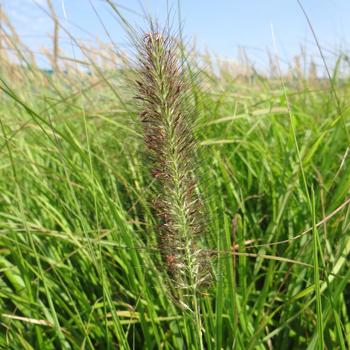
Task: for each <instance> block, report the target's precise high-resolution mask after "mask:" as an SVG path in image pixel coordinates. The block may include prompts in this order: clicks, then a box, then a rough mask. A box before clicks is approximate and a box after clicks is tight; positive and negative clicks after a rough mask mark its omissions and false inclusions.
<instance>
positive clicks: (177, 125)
mask: <svg viewBox="0 0 350 350" xmlns="http://www.w3.org/2000/svg"><path fill="white" fill-rule="evenodd" d="M179 57H180V55H179V46H178V43H177V41H176V39H175V38H173V37H171V36H170V35H169V34H168V33H165V32H162V33H160V32H159V31H156V30H153V31H151V32H149V33H147V34H145V36H144V38H143V40H142V41H141V44H140V46H139V68H140V70H139V79H138V80H137V86H138V95H137V99H138V100H139V101H140V116H141V120H142V123H143V130H144V139H145V144H146V146H147V149H148V153H149V156H150V159H151V168H152V169H151V174H152V177H153V178H154V183H155V187H156V191H155V193H156V195H155V198H154V205H153V207H154V209H155V212H156V215H157V218H158V222H159V226H158V240H159V247H160V250H161V254H162V258H163V261H164V263H165V265H166V268H167V271H168V274H169V276H170V277H171V279H172V280H173V281H174V282H175V285H176V288H177V289H178V288H179V289H180V290H186V292H185V294H186V295H187V294H188V291H189V290H191V291H192V292H194V291H196V290H197V289H198V288H199V287H200V286H202V285H203V284H205V283H207V280H208V277H209V274H208V263H207V261H206V256H205V254H204V253H203V251H202V250H201V249H200V248H199V243H198V241H199V240H200V236H201V235H202V234H203V233H204V232H205V225H204V221H203V214H202V204H201V199H200V197H199V195H198V191H197V182H196V176H195V174H194V172H195V166H194V165H195V164H196V162H195V148H196V143H195V139H194V136H193V132H192V123H193V112H192V108H191V104H190V102H189V100H188V84H187V83H186V76H185V71H184V65H183V64H182V62H181V60H180V58H179Z"/></svg>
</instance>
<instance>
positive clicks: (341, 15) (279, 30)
mask: <svg viewBox="0 0 350 350" xmlns="http://www.w3.org/2000/svg"><path fill="white" fill-rule="evenodd" d="M52 2H53V4H54V6H55V8H56V11H57V14H58V16H59V17H60V18H61V20H62V25H63V26H64V27H65V28H66V29H67V30H68V31H69V33H71V34H72V35H74V37H76V38H80V39H81V40H85V41H90V42H94V40H95V38H96V37H99V38H101V39H102V40H104V41H107V42H108V41H109V38H108V35H107V34H106V32H105V29H107V31H108V33H109V35H110V37H111V38H112V40H113V41H114V42H116V43H117V45H119V46H120V47H126V45H127V38H126V35H125V33H124V31H123V29H122V28H121V26H120V25H119V24H118V22H117V21H116V19H115V14H113V12H112V10H111V8H110V7H109V6H108V5H107V4H106V1H104V0H52ZM0 3H1V4H2V5H3V8H4V9H5V11H6V12H7V14H8V15H9V17H10V18H11V20H12V21H13V23H14V24H15V26H16V28H17V30H18V32H19V34H20V35H21V37H22V38H23V40H24V42H25V43H27V44H28V45H29V46H30V47H31V48H32V49H33V50H35V51H39V48H40V47H42V46H50V40H48V39H47V35H48V34H50V33H51V32H52V21H51V20H50V18H49V17H48V16H47V14H45V8H46V0H0ZM116 3H117V4H118V5H120V10H121V11H122V13H123V14H124V15H125V17H126V18H127V19H128V20H129V21H130V22H131V23H132V24H136V25H138V26H141V27H142V26H143V25H144V23H145V22H144V20H143V18H142V13H143V11H146V12H148V13H150V14H152V15H153V16H155V17H157V18H158V19H159V20H160V21H163V20H165V18H166V14H167V12H168V9H171V12H172V13H173V14H175V23H174V27H177V25H178V24H177V9H178V2H177V0H168V1H167V0H158V1H156V0H117V1H116ZM91 4H92V5H91ZM303 5H304V7H305V9H306V11H307V13H308V14H309V16H310V20H311V22H312V25H313V27H314V30H315V32H316V34H317V37H318V39H319V41H320V43H321V45H322V47H323V49H324V53H325V55H326V56H327V57H328V59H329V60H330V61H331V60H332V57H333V56H332V52H339V51H347V48H348V46H349V43H350V21H349V19H348V17H349V14H350V1H349V0H303ZM180 7H181V18H182V21H183V23H184V32H185V36H186V38H187V39H188V40H195V41H196V43H197V45H198V47H199V48H200V49H202V50H203V49H204V48H208V50H209V51H210V52H211V53H213V54H216V55H218V56H221V57H225V58H234V57H237V50H238V48H239V47H244V48H245V49H246V51H247V53H248V55H249V57H250V58H251V59H252V61H253V62H254V63H255V64H256V65H258V66H259V65H264V64H265V63H266V58H267V55H266V50H267V49H270V50H271V51H272V52H276V49H277V52H278V54H279V56H280V57H281V59H282V60H285V61H291V59H292V57H293V56H294V55H296V54H298V53H300V46H301V45H303V46H304V47H306V50H307V53H308V54H309V55H312V56H313V57H314V58H315V60H316V61H317V62H320V59H319V54H318V52H317V48H316V45H315V41H314V39H313V37H312V34H311V31H310V28H309V27H308V24H307V21H306V18H305V16H304V15H303V13H302V11H301V9H300V7H299V6H298V3H297V1H296V0H284V1H281V0H216V1H210V0H202V1H199V0H180ZM96 12H97V14H98V16H97V15H96ZM99 17H100V18H102V21H103V25H104V26H105V28H104V26H103V25H101V23H100V20H99ZM271 28H273V33H274V37H275V42H276V46H275V45H274V40H273V34H272V30H271ZM61 32H62V31H61ZM61 34H62V39H61V45H62V48H63V50H64V51H65V52H66V53H67V54H69V53H70V51H72V47H71V41H70V40H69V38H68V37H67V35H64V33H61Z"/></svg>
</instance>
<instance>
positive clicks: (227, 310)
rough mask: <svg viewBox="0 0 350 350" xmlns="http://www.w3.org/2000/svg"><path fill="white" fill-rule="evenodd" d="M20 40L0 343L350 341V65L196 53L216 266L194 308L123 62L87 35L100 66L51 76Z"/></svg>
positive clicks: (0, 280)
mask: <svg viewBox="0 0 350 350" xmlns="http://www.w3.org/2000/svg"><path fill="white" fill-rule="evenodd" d="M8 38H13V36H11V35H9V36H8ZM10 44H11V41H10V40H9V45H10ZM75 44H77V45H78V43H75ZM12 45H13V48H14V49H13V50H12V55H16V57H17V60H18V62H20V63H21V64H20V65H19V64H16V65H15V64H13V63H11V62H12V60H11V59H10V58H8V57H5V56H2V57H1V60H2V63H1V67H0V77H1V82H0V87H1V92H0V96H1V102H0V103H1V105H0V121H1V125H0V127H1V128H0V129H1V132H0V152H1V157H0V169H1V173H0V253H1V256H0V348H1V349H16V350H18V349H45V350H50V349H116V348H121V349H143V348H144V349H161V348H164V349H200V348H203V349H259V350H260V349H261V350H262V349H307V350H312V349H343V350H344V349H349V348H350V303H349V300H350V289H349V286H350V269H349V254H350V234H349V232H350V231H349V230H350V217H349V214H350V212H349V210H350V206H349V203H350V197H349V195H350V193H349V188H350V187H349V186H350V164H349V156H348V155H349V152H348V151H349V144H350V142H349V141H350V139H349V138H350V135H349V122H350V110H349V102H348V101H349V98H350V81H349V80H348V78H346V77H345V76H342V73H341V72H342V71H341V69H340V68H339V67H340V66H342V65H346V64H347V63H346V60H345V61H342V58H341V57H340V59H339V65H338V66H337V67H336V68H335V69H334V71H331V72H330V74H331V80H329V79H326V78H322V79H320V78H317V77H310V76H308V75H304V74H302V73H301V72H300V71H299V70H298V69H297V68H294V70H291V75H289V76H287V74H283V75H282V76H277V77H274V78H268V77H267V76H262V75H259V74H257V73H254V74H251V75H249V76H246V77H244V76H240V77H237V75H236V76H235V75H233V73H232V67H229V66H226V65H224V64H220V63H218V62H211V63H212V64H213V66H214V67H215V68H213V69H211V68H210V64H209V62H208V61H207V63H206V67H205V68H204V69H200V68H199V65H197V64H196V62H198V61H199V59H200V58H199V57H191V59H190V60H189V62H190V63H189V66H188V69H190V70H191V72H192V71H193V72H195V74H196V78H195V79H194V80H193V81H192V82H191V83H192V84H191V90H190V91H191V92H190V93H191V96H192V100H193V101H194V102H193V103H194V108H195V111H196V115H197V120H196V126H195V129H194V133H195V135H196V139H197V141H198V145H199V146H198V165H199V166H198V167H199V174H198V177H199V189H200V192H201V196H202V198H203V199H204V203H205V208H206V217H207V220H206V223H207V227H206V228H207V229H206V231H207V232H208V233H207V235H206V236H205V237H204V239H203V242H202V245H203V246H204V249H206V250H208V252H210V253H211V254H209V255H208V259H209V263H210V264H211V266H212V270H213V275H214V276H213V280H212V283H211V285H210V286H209V287H208V288H206V289H204V290H203V291H201V292H198V293H197V295H196V297H197V298H196V300H197V302H198V305H197V307H196V308H195V309H194V311H193V310H192V311H191V310H187V309H184V308H181V307H179V306H178V304H177V303H176V302H174V300H173V299H172V298H171V296H170V295H169V291H168V290H169V288H170V287H169V285H171V283H172V282H171V280H169V276H168V275H167V273H166V272H165V269H164V267H163V265H164V263H163V262H162V259H161V256H160V252H159V248H158V245H157V227H158V226H157V219H156V218H155V215H154V212H153V210H152V208H151V204H150V200H149V197H150V196H149V194H150V189H151V187H152V181H153V180H152V178H151V177H150V175H149V171H148V167H147V166H146V165H145V155H144V142H143V137H142V132H141V131H140V130H141V129H140V128H139V127H138V116H137V108H136V103H135V99H134V98H133V91H132V89H131V88H130V85H129V83H128V82H129V79H130V72H129V71H128V70H126V69H124V68H118V69H116V68H114V67H116V66H117V65H118V63H120V62H122V61H123V60H124V59H125V57H124V58H123V57H114V56H112V55H111V53H110V52H108V50H107V48H105V50H104V51H103V50H102V49H101V50H100V51H98V52H97V51H92V50H89V49H88V48H86V47H80V49H81V50H82V51H83V52H84V53H85V58H84V62H85V67H86V66H87V67H88V69H89V72H90V73H89V74H87V70H86V69H78V67H77V66H78V65H79V66H81V65H82V62H80V61H79V62H78V61H74V60H73V62H70V61H66V62H63V60H62V62H60V64H61V66H60V68H57V69H56V71H54V72H53V73H52V74H48V73H47V72H43V71H42V70H40V69H39V68H38V67H37V66H36V65H35V64H34V62H33V58H32V56H31V55H30V54H28V52H27V51H26V50H25V48H23V47H22V46H21V44H20V43H19V42H16V43H13V42H12ZM50 57H51V59H53V60H54V59H55V57H53V56H50ZM56 63H57V62H56ZM119 66H120V65H119Z"/></svg>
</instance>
